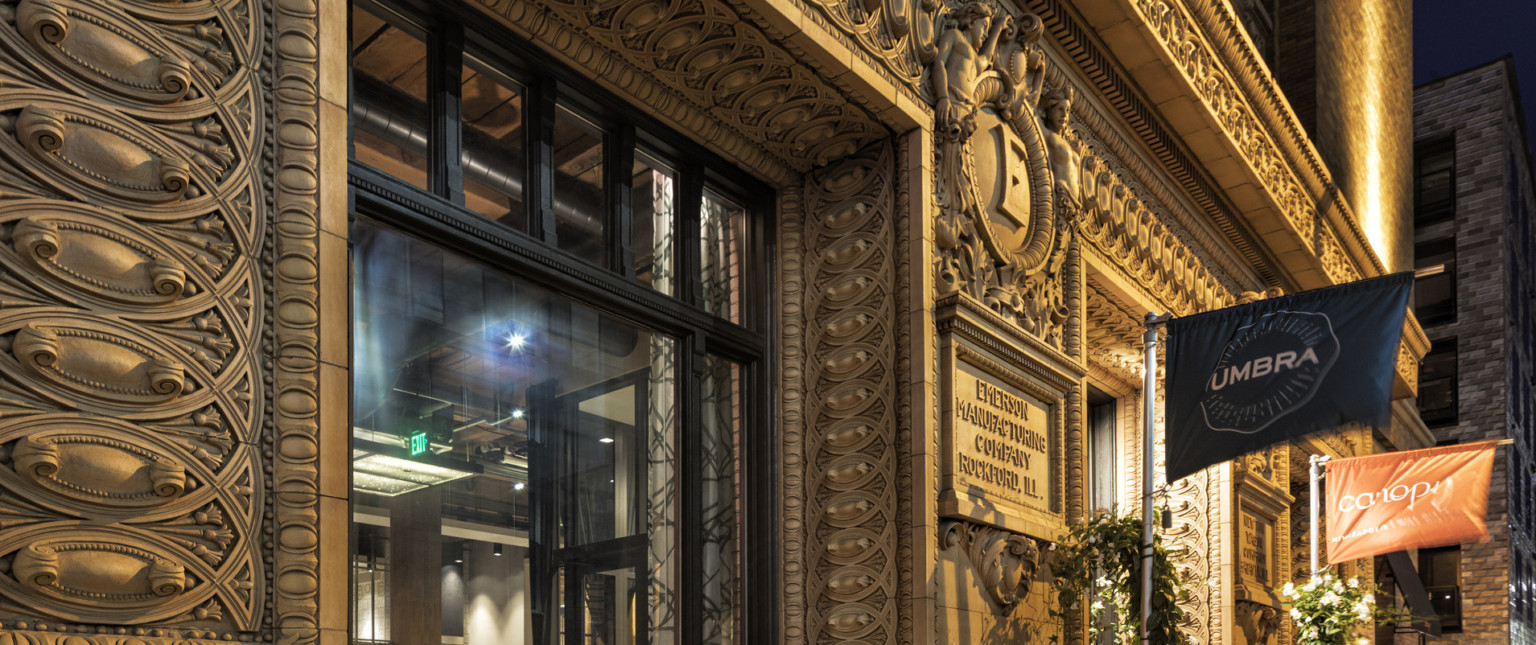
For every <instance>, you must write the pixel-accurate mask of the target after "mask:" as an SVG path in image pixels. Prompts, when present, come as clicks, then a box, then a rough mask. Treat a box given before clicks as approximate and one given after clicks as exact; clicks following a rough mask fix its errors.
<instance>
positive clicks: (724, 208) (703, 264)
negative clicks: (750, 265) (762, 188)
mask: <svg viewBox="0 0 1536 645" xmlns="http://www.w3.org/2000/svg"><path fill="white" fill-rule="evenodd" d="M699 217H700V220H701V221H700V226H699V232H700V240H699V244H700V247H699V250H700V254H699V258H700V259H699V274H700V275H699V281H700V282H701V283H702V284H703V287H704V290H703V296H704V303H703V304H704V310H705V311H708V312H709V313H712V314H714V315H716V316H720V317H721V318H724V319H726V320H729V321H731V322H737V323H739V322H741V261H742V258H741V253H742V244H741V238H742V231H743V227H744V226H745V225H746V210H745V209H743V208H742V207H741V206H738V205H736V204H734V203H732V202H730V201H728V200H726V199H724V198H722V197H720V196H718V195H716V194H714V193H710V192H706V193H704V205H703V208H701V209H700V210H699Z"/></svg>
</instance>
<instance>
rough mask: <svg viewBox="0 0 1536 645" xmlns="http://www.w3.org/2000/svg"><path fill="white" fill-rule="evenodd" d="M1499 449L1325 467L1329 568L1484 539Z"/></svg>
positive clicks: (1414, 453)
mask: <svg viewBox="0 0 1536 645" xmlns="http://www.w3.org/2000/svg"><path fill="white" fill-rule="evenodd" d="M1497 443H1498V442H1495V441H1484V442H1481V443H1471V444H1466V445H1459V446H1444V447H1440V448H1428V449H1425V450H1409V451H1404V452H1389V453H1384V454H1380V455H1371V456H1369V457H1355V458H1351V459H1338V460H1333V461H1329V462H1328V465H1327V477H1326V479H1327V485H1328V489H1327V496H1326V497H1324V498H1323V499H1324V500H1325V501H1326V502H1327V504H1328V522H1327V524H1325V525H1324V526H1325V527H1326V528H1327V531H1328V561H1329V562H1344V561H1346V560H1354V559H1356V558H1365V557H1370V556H1373V555H1379V554H1382V553H1391V552H1393V551H1402V550H1404V549H1417V548H1423V547H1432V546H1446V545H1450V544H1461V543H1463V542H1474V541H1477V540H1479V539H1482V538H1484V537H1487V535H1488V527H1487V526H1486V525H1485V524H1484V522H1483V517H1484V516H1485V515H1486V514H1487V512H1488V480H1489V478H1490V477H1491V476H1492V474H1493V453H1494V446H1495V445H1497Z"/></svg>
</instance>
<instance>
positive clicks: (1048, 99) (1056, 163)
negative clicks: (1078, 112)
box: [1041, 85, 1081, 211]
mask: <svg viewBox="0 0 1536 645" xmlns="http://www.w3.org/2000/svg"><path fill="white" fill-rule="evenodd" d="M1073 94H1074V92H1073V90H1072V86H1070V85H1067V86H1065V87H1062V88H1060V89H1053V90H1051V91H1049V92H1046V94H1045V97H1044V99H1042V101H1041V107H1042V108H1044V111H1045V132H1046V134H1045V142H1046V146H1047V147H1048V148H1049V149H1050V155H1051V157H1050V159H1051V175H1052V176H1053V177H1055V178H1056V186H1055V188H1056V200H1057V201H1056V204H1057V207H1058V208H1060V207H1066V208H1069V209H1071V210H1074V211H1075V210H1076V209H1077V205H1078V203H1079V202H1078V200H1079V199H1081V198H1080V197H1079V195H1080V194H1081V193H1080V189H1079V187H1078V173H1077V172H1075V171H1076V170H1077V169H1078V167H1079V165H1080V163H1079V159H1080V155H1078V153H1077V146H1076V145H1075V143H1076V142H1075V141H1073V137H1072V130H1071V128H1068V127H1067V119H1068V117H1069V116H1070V115H1071V114H1072V99H1073Z"/></svg>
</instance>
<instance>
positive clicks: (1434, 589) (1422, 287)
mask: <svg viewBox="0 0 1536 645" xmlns="http://www.w3.org/2000/svg"><path fill="white" fill-rule="evenodd" d="M1519 96H1520V93H1519V89H1518V85H1517V83H1516V80H1515V68H1514V64H1513V61H1512V60H1511V59H1510V58H1509V57H1507V56H1506V57H1504V58H1501V59H1499V60H1495V61H1492V62H1490V63H1486V64H1483V65H1480V66H1478V67H1474V68H1472V69H1469V70H1467V71H1464V72H1461V73H1458V74H1453V75H1451V76H1447V77H1445V78H1441V79H1438V80H1435V81H1431V82H1429V83H1426V84H1424V85H1420V86H1419V87H1418V88H1416V89H1415V92H1414V110H1413V114H1414V122H1413V125H1414V139H1415V143H1414V155H1415V163H1414V198H1415V199H1414V207H1415V208H1414V257H1415V261H1416V264H1417V266H1418V267H1419V268H1421V269H1423V268H1426V267H1435V266H1438V265H1443V266H1444V271H1443V272H1441V273H1438V274H1434V275H1422V277H1420V279H1419V283H1418V288H1417V289H1416V295H1415V299H1416V302H1415V307H1416V313H1417V314H1418V318H1419V321H1420V322H1421V323H1422V324H1423V325H1424V329H1425V331H1426V332H1427V333H1428V334H1429V337H1430V339H1431V341H1432V342H1433V346H1432V349H1431V350H1430V353H1429V354H1428V355H1426V356H1425V357H1424V362H1423V364H1422V365H1421V368H1420V389H1419V410H1420V413H1421V414H1422V416H1423V418H1424V421H1425V422H1426V423H1427V424H1428V425H1429V427H1430V428H1431V429H1432V430H1433V431H1434V433H1435V438H1436V440H1437V441H1438V442H1440V443H1442V444H1452V443H1468V442H1473V441H1483V440H1488V439H1506V438H1508V439H1513V440H1514V444H1513V445H1511V446H1508V447H1507V448H1505V449H1501V450H1502V452H1501V454H1500V458H1499V460H1498V461H1497V462H1496V463H1495V468H1494V474H1493V482H1492V486H1491V488H1490V499H1489V508H1488V528H1489V534H1490V538H1491V539H1490V540H1489V541H1488V542H1486V543H1482V544H1465V545H1461V546H1459V547H1454V546H1453V547H1447V548H1443V549H1425V550H1422V551H1421V552H1420V554H1419V567H1420V574H1421V576H1422V577H1423V578H1424V581H1425V583H1426V586H1428V587H1429V588H1430V593H1431V597H1432V598H1433V600H1434V602H1435V604H1436V609H1437V611H1439V612H1440V613H1441V618H1442V621H1443V623H1444V624H1445V626H1446V632H1447V633H1446V634H1445V636H1444V637H1442V639H1441V642H1466V643H1492V642H1516V643H1523V642H1530V641H1531V640H1532V639H1536V607H1533V605H1536V602H1533V600H1532V593H1533V591H1536V584H1533V580H1532V578H1533V576H1536V505H1533V503H1532V499H1531V490H1532V487H1531V483H1532V479H1533V478H1536V467H1533V464H1536V436H1533V434H1536V432H1533V426H1536V423H1533V419H1532V406H1533V404H1532V397H1533V386H1532V380H1533V378H1536V367H1533V363H1532V353H1533V351H1532V347H1533V345H1536V325H1533V324H1532V319H1531V308H1532V304H1533V300H1536V296H1533V289H1536V284H1533V283H1536V266H1533V264H1532V262H1533V260H1536V238H1533V236H1532V232H1531V220H1530V218H1531V212H1532V210H1533V181H1532V174H1531V158H1530V153H1529V150H1530V148H1529V146H1528V143H1527V137H1526V129H1525V123H1524V121H1523V118H1522V116H1521V114H1522V113H1521V110H1520V103H1519Z"/></svg>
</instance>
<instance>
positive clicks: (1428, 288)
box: [1413, 236, 1456, 325]
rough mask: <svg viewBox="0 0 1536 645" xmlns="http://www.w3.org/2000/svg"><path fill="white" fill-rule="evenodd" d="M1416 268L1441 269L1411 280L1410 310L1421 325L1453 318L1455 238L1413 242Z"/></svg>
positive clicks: (1454, 316)
mask: <svg viewBox="0 0 1536 645" xmlns="http://www.w3.org/2000/svg"><path fill="white" fill-rule="evenodd" d="M1413 260H1414V268H1415V269H1420V270H1422V269H1428V268H1432V267H1437V266H1438V267H1440V270H1439V271H1438V272H1435V273H1431V274H1430V275H1426V276H1424V277H1422V278H1419V279H1417V280H1415V281H1414V284H1413V313H1414V315H1415V316H1417V317H1418V319H1419V323H1420V324H1423V325H1435V324H1440V323H1445V322H1451V321H1453V320H1456V238H1455V236H1451V237H1442V238H1437V239H1433V240H1428V241H1425V242H1420V243H1418V244H1415V245H1414V247H1413Z"/></svg>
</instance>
